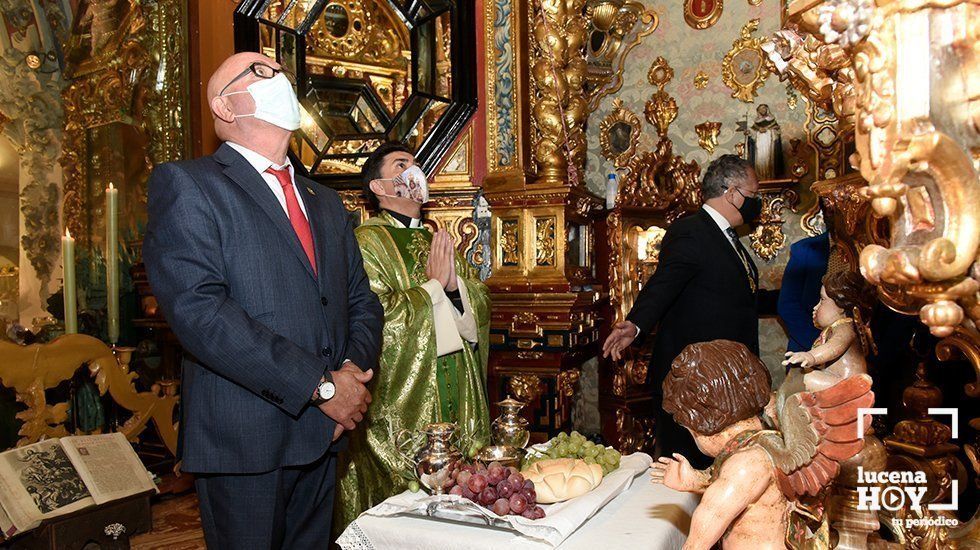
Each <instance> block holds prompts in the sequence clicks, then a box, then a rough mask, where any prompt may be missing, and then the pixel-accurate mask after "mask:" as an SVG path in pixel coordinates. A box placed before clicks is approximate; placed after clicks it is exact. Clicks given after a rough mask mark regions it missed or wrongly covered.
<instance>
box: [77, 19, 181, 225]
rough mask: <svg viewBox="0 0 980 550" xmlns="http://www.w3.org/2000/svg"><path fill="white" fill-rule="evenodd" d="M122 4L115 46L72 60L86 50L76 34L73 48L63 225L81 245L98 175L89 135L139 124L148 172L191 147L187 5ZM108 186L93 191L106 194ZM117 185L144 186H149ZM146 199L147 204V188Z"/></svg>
mask: <svg viewBox="0 0 980 550" xmlns="http://www.w3.org/2000/svg"><path fill="white" fill-rule="evenodd" d="M116 1H117V3H118V4H120V5H128V7H127V8H125V9H126V10H127V11H126V14H127V15H126V18H125V21H124V23H125V24H123V25H121V26H120V27H119V28H118V29H114V30H113V34H112V37H111V40H112V41H113V43H114V44H116V46H114V47H112V48H109V49H106V48H103V49H102V50H100V52H99V53H98V55H96V56H95V57H83V56H80V57H78V58H77V59H76V60H74V61H73V60H72V58H73V56H74V55H75V54H74V53H73V50H72V48H75V47H82V46H81V44H82V42H81V41H83V40H84V37H79V36H76V35H73V36H72V37H71V38H70V39H69V44H68V48H69V55H68V56H69V66H68V71H69V73H70V74H71V76H72V79H71V82H70V84H69V86H68V87H67V88H66V89H65V90H64V92H63V103H64V109H65V134H64V141H63V155H62V158H61V165H62V168H63V170H64V219H65V225H66V226H67V227H68V229H69V230H70V231H71V233H72V235H75V236H76V239H78V240H79V242H81V243H84V242H86V241H87V240H88V234H87V232H86V231H84V230H83V227H84V225H83V223H84V222H83V218H84V216H86V215H87V212H86V211H85V209H86V204H85V202H86V199H85V194H86V188H87V186H88V185H89V180H90V179H91V178H92V177H93V175H92V174H90V173H89V166H90V164H91V162H90V158H89V156H90V154H89V153H90V152H89V151H88V148H87V147H88V146H87V143H86V139H87V135H88V131H89V129H92V128H96V127H99V126H103V125H107V124H110V123H113V122H121V123H124V124H127V125H132V126H135V127H136V128H137V130H138V131H140V132H141V133H143V134H144V135H145V137H146V146H147V148H146V152H145V158H144V159H143V162H144V164H145V167H146V170H147V172H148V171H149V170H150V168H152V166H153V165H154V164H159V163H163V162H168V161H172V160H179V159H181V158H183V157H184V156H185V155H186V154H187V153H188V151H189V145H190V140H189V132H190V128H189V127H188V125H187V124H186V119H185V116H186V113H187V112H188V99H187V96H186V94H187V85H186V84H187V72H186V56H187V46H186V36H187V35H188V33H187V29H186V25H187V14H186V11H185V10H186V2H182V1H180V0H160V1H158V2H151V3H144V2H136V1H135V0H116ZM89 40H91V37H89ZM91 156H94V155H91ZM107 183H108V182H102V181H99V182H94V185H96V186H97V187H98V188H101V187H105V186H106V184H107ZM116 183H125V184H127V185H135V186H139V187H140V188H143V186H145V184H146V182H116ZM144 189H145V188H144ZM142 196H143V200H144V201H145V190H144V191H143V192H142ZM144 209H145V207H144Z"/></svg>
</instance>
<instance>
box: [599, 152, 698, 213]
mask: <svg viewBox="0 0 980 550" xmlns="http://www.w3.org/2000/svg"><path fill="white" fill-rule="evenodd" d="M627 168H628V170H629V171H628V173H627V175H626V177H625V178H624V180H623V182H622V184H621V185H620V187H619V192H618V195H617V198H616V204H617V206H635V207H641V208H652V209H655V210H668V209H672V207H673V208H676V209H682V210H686V209H690V208H692V207H693V208H697V205H699V204H700V198H701V191H700V186H699V185H698V175H699V174H700V172H701V168H700V167H699V166H698V164H697V162H694V161H692V162H684V159H683V158H682V157H680V156H679V155H674V154H673V144H672V143H671V141H670V140H669V139H663V140H661V141H660V142H658V143H657V148H656V149H654V150H653V151H646V152H643V153H639V154H637V155H634V156H633V158H632V159H631V160H630V162H629V163H627Z"/></svg>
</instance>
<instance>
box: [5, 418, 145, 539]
mask: <svg viewBox="0 0 980 550" xmlns="http://www.w3.org/2000/svg"><path fill="white" fill-rule="evenodd" d="M156 490H157V489H156V485H155V484H154V483H153V478H152V475H151V474H150V472H148V471H147V470H146V468H145V467H144V466H143V463H142V462H141V461H140V459H139V457H138V456H136V451H134V450H133V447H132V445H130V444H129V441H127V440H126V437H125V436H124V435H122V434H121V433H118V432H116V433H111V434H101V435H79V436H70V437H62V438H59V439H47V440H44V441H39V442H37V443H34V444H32V445H27V446H25V447H17V448H15V449H11V450H9V451H6V452H4V453H0V531H2V533H3V535H4V536H5V537H7V538H9V537H12V536H14V535H16V534H18V533H23V532H24V531H29V530H31V529H34V528H35V527H37V526H39V525H40V524H41V523H42V522H43V521H44V520H47V519H51V518H55V517H58V516H61V515H64V514H69V513H71V512H75V511H78V510H83V509H85V508H89V507H94V506H98V505H100V504H105V503H106V502H111V501H114V500H119V499H122V498H126V497H128V496H132V495H137V494H140V493H145V492H148V491H156Z"/></svg>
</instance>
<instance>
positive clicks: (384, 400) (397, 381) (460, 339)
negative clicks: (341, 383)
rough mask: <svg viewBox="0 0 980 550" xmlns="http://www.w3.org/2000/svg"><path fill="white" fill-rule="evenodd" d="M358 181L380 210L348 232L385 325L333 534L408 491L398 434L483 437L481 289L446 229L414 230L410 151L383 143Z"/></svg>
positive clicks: (415, 192) (344, 461)
mask: <svg viewBox="0 0 980 550" xmlns="http://www.w3.org/2000/svg"><path fill="white" fill-rule="evenodd" d="M362 180H363V182H364V189H365V194H366V195H367V196H368V199H369V200H370V201H371V202H372V203H374V206H375V207H376V209H379V210H380V212H381V213H380V214H379V215H378V216H375V217H373V218H371V219H369V220H367V221H366V222H365V223H363V224H361V226H360V227H358V228H357V229H356V230H355V231H354V234H355V236H356V237H357V241H358V244H359V245H360V247H361V254H362V255H363V257H364V269H365V271H366V272H367V275H368V278H369V279H370V280H371V290H373V291H374V292H375V294H377V295H378V297H379V298H380V299H381V304H382V306H383V307H384V313H385V326H384V332H383V338H384V341H383V344H382V350H381V360H380V369H379V375H378V376H377V377H376V379H375V381H374V385H373V387H372V389H371V395H372V396H373V401H372V403H371V405H370V407H369V408H368V413H367V415H366V417H365V419H364V421H363V423H362V424H360V425H359V426H358V428H357V429H356V430H355V431H354V432H353V433H351V434H350V446H349V447H348V449H347V451H345V452H344V453H343V454H342V455H341V459H340V464H339V466H338V479H339V481H338V483H339V490H338V491H337V499H338V502H337V504H336V506H335V507H334V510H335V523H334V524H335V526H336V527H337V528H339V529H340V530H343V529H344V528H346V526H347V525H348V524H349V523H350V522H351V521H353V520H354V519H356V518H357V516H358V515H359V514H360V513H361V512H363V511H364V510H367V509H368V508H370V507H372V506H375V505H377V504H378V503H380V502H382V501H383V500H385V499H386V498H388V497H390V496H392V495H395V494H398V493H400V492H402V491H404V490H405V489H406V488H407V487H408V481H409V480H408V479H406V478H405V477H404V476H403V475H402V474H401V472H402V471H404V462H403V461H402V460H401V459H400V458H399V457H398V454H397V452H396V450H395V436H396V434H397V433H398V432H400V431H401V430H409V431H412V432H419V431H421V430H422V429H423V428H424V427H425V426H426V425H427V424H429V423H432V422H454V423H456V424H457V426H459V430H460V432H461V433H462V434H465V435H466V436H469V437H470V441H471V442H472V443H479V444H481V445H483V444H487V443H489V439H490V418H489V407H488V404H487V394H486V383H487V352H488V351H489V341H488V340H489V333H490V301H489V297H488V293H487V288H486V286H485V285H484V284H483V283H482V282H480V280H479V279H478V278H477V277H476V275H475V270H474V269H472V267H471V266H469V265H468V264H467V263H466V262H465V260H463V258H461V257H460V256H459V255H457V254H456V250H455V247H454V245H453V242H452V239H451V237H450V236H449V234H448V233H447V232H446V231H437V232H436V233H435V235H433V234H432V233H431V232H430V231H429V230H428V229H427V228H424V227H422V226H421V224H420V218H421V209H422V204H423V203H424V202H426V201H427V200H428V184H427V182H426V180H425V174H424V172H422V171H421V169H419V168H418V166H416V165H415V158H414V156H413V154H412V152H411V151H410V150H409V149H408V148H406V147H405V146H403V145H401V144H398V143H386V144H383V145H381V147H379V148H378V149H377V150H376V151H375V152H374V153H373V154H372V155H371V156H370V157H369V158H368V160H367V161H366V162H365V164H364V168H363V170H362ZM337 532H340V531H337Z"/></svg>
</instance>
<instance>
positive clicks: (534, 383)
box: [507, 374, 544, 403]
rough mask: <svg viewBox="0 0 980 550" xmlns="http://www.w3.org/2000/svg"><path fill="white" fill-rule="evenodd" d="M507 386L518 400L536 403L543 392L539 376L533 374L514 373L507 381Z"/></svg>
mask: <svg viewBox="0 0 980 550" xmlns="http://www.w3.org/2000/svg"><path fill="white" fill-rule="evenodd" d="M507 387H508V389H510V393H511V394H513V395H514V397H515V398H516V399H517V400H518V401H522V402H524V403H537V402H538V399H539V398H540V397H541V395H542V394H543V393H544V384H542V382H541V377H539V376H537V375H534V374H517V375H514V376H512V377H511V378H510V380H509V381H508V382H507Z"/></svg>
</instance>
